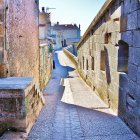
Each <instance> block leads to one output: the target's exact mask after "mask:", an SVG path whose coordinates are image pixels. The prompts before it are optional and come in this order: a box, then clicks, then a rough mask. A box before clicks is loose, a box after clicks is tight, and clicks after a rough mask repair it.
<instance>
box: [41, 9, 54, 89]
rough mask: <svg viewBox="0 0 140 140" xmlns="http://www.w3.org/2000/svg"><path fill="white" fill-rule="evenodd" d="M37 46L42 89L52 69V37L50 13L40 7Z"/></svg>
mask: <svg viewBox="0 0 140 140" xmlns="http://www.w3.org/2000/svg"><path fill="white" fill-rule="evenodd" d="M39 44H40V45H39V48H40V71H39V75H40V76H39V80H40V88H41V90H43V89H44V86H45V85H46V84H47V82H48V80H49V78H50V76H51V71H52V64H53V39H52V38H51V18H50V13H48V12H47V10H45V8H44V7H42V11H40V12H39Z"/></svg>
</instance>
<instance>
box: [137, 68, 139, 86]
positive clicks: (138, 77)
mask: <svg viewBox="0 0 140 140" xmlns="http://www.w3.org/2000/svg"><path fill="white" fill-rule="evenodd" d="M137 83H138V84H140V67H138V71H137Z"/></svg>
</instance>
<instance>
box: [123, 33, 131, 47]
mask: <svg viewBox="0 0 140 140" xmlns="http://www.w3.org/2000/svg"><path fill="white" fill-rule="evenodd" d="M121 40H123V41H125V42H126V43H128V45H129V46H132V44H133V34H132V32H131V31H127V32H123V33H122V38H121Z"/></svg>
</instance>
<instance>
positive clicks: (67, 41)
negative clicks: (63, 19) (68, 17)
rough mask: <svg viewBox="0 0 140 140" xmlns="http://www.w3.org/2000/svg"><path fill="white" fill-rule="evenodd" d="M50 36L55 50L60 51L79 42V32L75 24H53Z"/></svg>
mask: <svg viewBox="0 0 140 140" xmlns="http://www.w3.org/2000/svg"><path fill="white" fill-rule="evenodd" d="M52 35H54V38H55V42H56V45H55V49H60V48H63V47H66V46H69V45H72V44H73V43H76V42H78V41H79V40H80V37H81V30H80V25H79V27H78V26H77V25H76V24H74V25H73V24H59V22H57V24H54V25H53V26H52Z"/></svg>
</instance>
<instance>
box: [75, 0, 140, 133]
mask: <svg viewBox="0 0 140 140" xmlns="http://www.w3.org/2000/svg"><path fill="white" fill-rule="evenodd" d="M139 15H140V1H139V0H116V1H115V0H108V1H106V2H105V4H104V6H103V7H102V9H101V10H100V11H99V13H98V14H97V16H96V17H95V19H94V20H93V22H92V23H91V24H90V26H89V27H88V29H87V31H86V32H85V34H84V36H83V37H82V39H81V40H80V42H79V44H78V63H79V65H78V70H79V73H80V75H81V76H82V77H83V79H84V80H85V81H86V82H87V84H89V85H90V86H91V87H92V89H93V90H95V92H96V94H97V95H98V96H100V97H101V98H102V99H103V100H104V102H105V103H106V104H108V105H109V106H110V107H111V108H112V109H113V110H114V111H115V112H116V113H118V115H119V116H120V117H121V118H122V119H123V120H124V121H125V122H126V123H127V124H128V125H129V126H130V127H131V128H132V129H133V130H134V131H135V132H136V133H137V134H139V135H140V128H139V126H140V110H139V108H140V100H139V99H140V98H139V89H140V82H139V81H140V80H139V79H140V68H139V67H140V57H139V56H140V55H139V54H140V49H139V47H140V38H139V37H140V31H139V29H140V23H139V18H140V17H139Z"/></svg>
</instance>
